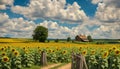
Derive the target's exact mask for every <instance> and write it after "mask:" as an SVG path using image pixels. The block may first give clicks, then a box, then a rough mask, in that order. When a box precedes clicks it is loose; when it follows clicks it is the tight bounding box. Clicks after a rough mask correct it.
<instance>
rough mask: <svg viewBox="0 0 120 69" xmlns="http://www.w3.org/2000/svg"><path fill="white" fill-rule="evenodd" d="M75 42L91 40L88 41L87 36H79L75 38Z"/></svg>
mask: <svg viewBox="0 0 120 69" xmlns="http://www.w3.org/2000/svg"><path fill="white" fill-rule="evenodd" d="M75 40H76V41H81V42H88V41H89V40H88V39H87V36H85V35H81V34H80V35H77V36H76V37H75Z"/></svg>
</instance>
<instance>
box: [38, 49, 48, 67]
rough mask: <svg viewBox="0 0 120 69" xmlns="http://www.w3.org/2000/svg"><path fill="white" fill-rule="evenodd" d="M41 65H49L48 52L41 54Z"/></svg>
mask: <svg viewBox="0 0 120 69" xmlns="http://www.w3.org/2000/svg"><path fill="white" fill-rule="evenodd" d="M40 63H41V65H43V66H45V65H47V56H46V52H45V51H42V52H41V59H40Z"/></svg>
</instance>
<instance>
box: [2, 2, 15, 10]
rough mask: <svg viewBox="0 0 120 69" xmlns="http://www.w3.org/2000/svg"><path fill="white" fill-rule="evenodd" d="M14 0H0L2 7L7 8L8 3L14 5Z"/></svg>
mask: <svg viewBox="0 0 120 69" xmlns="http://www.w3.org/2000/svg"><path fill="white" fill-rule="evenodd" d="M13 2H14V0H0V9H1V10H5V9H6V8H7V7H6V5H9V6H12V5H13Z"/></svg>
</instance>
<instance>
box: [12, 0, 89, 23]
mask: <svg viewBox="0 0 120 69" xmlns="http://www.w3.org/2000/svg"><path fill="white" fill-rule="evenodd" d="M66 4H67V3H66V1H65V0H31V1H30V4H29V5H28V7H22V6H14V7H12V11H13V12H14V13H19V14H23V15H24V16H25V17H27V18H30V19H39V18H43V19H55V20H60V21H69V22H81V21H84V20H86V19H88V17H87V16H86V14H85V13H84V11H83V10H81V7H80V6H79V5H78V4H77V2H74V3H73V4H72V5H70V4H67V5H66Z"/></svg>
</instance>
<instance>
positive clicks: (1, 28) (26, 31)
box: [0, 13, 36, 37]
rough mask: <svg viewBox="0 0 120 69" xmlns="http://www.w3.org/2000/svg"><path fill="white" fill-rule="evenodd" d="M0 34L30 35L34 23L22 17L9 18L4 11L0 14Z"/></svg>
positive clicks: (13, 35)
mask: <svg viewBox="0 0 120 69" xmlns="http://www.w3.org/2000/svg"><path fill="white" fill-rule="evenodd" d="M0 17H1V18H2V19H0V36H1V37H4V36H7V35H10V37H31V35H32V33H33V29H34V28H35V26H36V24H35V23H34V22H33V21H27V20H24V19H23V18H22V17H20V18H13V19H10V18H9V16H8V15H7V14H6V13H2V14H0Z"/></svg>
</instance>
